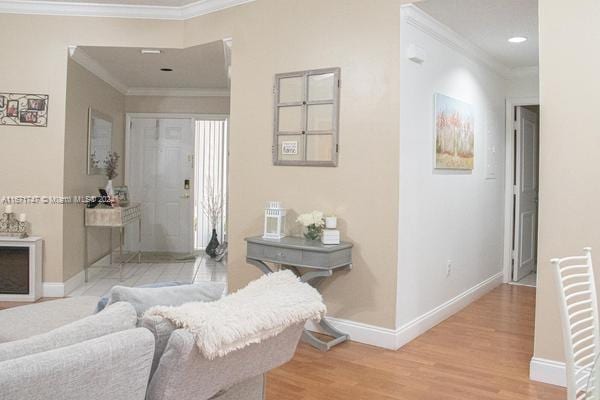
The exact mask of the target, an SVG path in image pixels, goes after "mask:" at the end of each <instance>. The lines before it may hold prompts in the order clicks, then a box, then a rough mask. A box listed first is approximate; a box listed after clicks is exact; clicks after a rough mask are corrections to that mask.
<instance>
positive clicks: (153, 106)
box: [125, 96, 229, 114]
mask: <svg viewBox="0 0 600 400" xmlns="http://www.w3.org/2000/svg"><path fill="white" fill-rule="evenodd" d="M125 110H126V111H127V112H128V113H177V114H229V97H165V96H127V97H126V98H125Z"/></svg>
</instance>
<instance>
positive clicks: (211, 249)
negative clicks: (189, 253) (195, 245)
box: [204, 229, 219, 258]
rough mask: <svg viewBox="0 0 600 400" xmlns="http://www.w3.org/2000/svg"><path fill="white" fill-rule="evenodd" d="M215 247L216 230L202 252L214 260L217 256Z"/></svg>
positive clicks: (216, 240)
mask: <svg viewBox="0 0 600 400" xmlns="http://www.w3.org/2000/svg"><path fill="white" fill-rule="evenodd" d="M217 247H219V239H217V230H216V229H213V230H212V237H211V238H210V242H208V245H207V246H206V249H205V250H204V251H206V254H207V255H208V256H209V257H210V258H215V257H216V256H217Z"/></svg>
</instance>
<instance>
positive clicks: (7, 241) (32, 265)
mask: <svg viewBox="0 0 600 400" xmlns="http://www.w3.org/2000/svg"><path fill="white" fill-rule="evenodd" d="M2 247H27V248H29V293H28V294H4V293H2V292H0V301H31V302H33V301H36V300H37V299H39V298H40V297H42V248H43V241H42V238H41V237H38V236H29V237H26V238H18V237H10V236H0V248H2ZM0 268H1V264H0Z"/></svg>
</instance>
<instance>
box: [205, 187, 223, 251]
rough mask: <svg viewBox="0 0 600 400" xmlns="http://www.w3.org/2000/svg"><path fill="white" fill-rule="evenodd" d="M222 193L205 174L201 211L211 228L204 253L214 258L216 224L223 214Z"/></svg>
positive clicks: (216, 245)
mask: <svg viewBox="0 0 600 400" xmlns="http://www.w3.org/2000/svg"><path fill="white" fill-rule="evenodd" d="M223 206H224V201H223V195H222V193H221V192H220V191H219V190H218V187H216V185H215V184H214V182H213V180H212V178H211V177H210V176H207V177H206V178H205V179H204V191H203V194H202V202H201V207H202V212H203V213H204V215H206V217H207V218H208V221H209V223H210V226H211V228H212V236H211V238H210V241H209V242H208V245H207V246H206V249H205V251H206V254H208V256H209V257H211V258H215V257H216V256H217V248H218V247H219V239H218V237H217V225H218V224H219V220H220V218H221V216H222V215H223Z"/></svg>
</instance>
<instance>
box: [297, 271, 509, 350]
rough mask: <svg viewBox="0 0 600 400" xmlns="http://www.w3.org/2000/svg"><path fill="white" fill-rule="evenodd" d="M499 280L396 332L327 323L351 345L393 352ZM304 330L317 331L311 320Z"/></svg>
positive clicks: (496, 277)
mask: <svg viewBox="0 0 600 400" xmlns="http://www.w3.org/2000/svg"><path fill="white" fill-rule="evenodd" d="M503 277H504V274H503V273H502V272H500V273H498V274H496V275H494V276H492V277H491V278H488V279H486V280H485V281H483V282H481V283H480V284H478V285H476V286H474V287H472V288H470V289H469V290H467V291H465V292H463V293H461V294H460V295H458V296H456V297H454V298H453V299H451V300H449V301H447V302H445V303H444V304H442V305H440V306H439V307H436V308H434V309H433V310H431V311H429V312H427V313H425V314H423V315H421V316H420V317H418V318H416V319H414V320H412V321H410V322H409V323H407V324H405V325H403V326H401V327H399V328H397V329H389V328H382V327H379V326H374V325H368V324H363V323H360V322H354V321H349V320H344V319H339V318H333V317H327V321H328V322H330V323H331V324H332V325H333V326H335V327H336V328H337V329H339V330H340V331H342V332H345V333H348V334H349V335H350V339H351V340H353V341H355V342H359V343H365V344H370V345H372V346H377V347H383V348H385V349H391V350H397V349H399V348H400V347H402V346H404V345H405V344H406V343H408V342H410V341H411V340H413V339H415V338H417V337H418V336H420V335H422V334H423V333H425V332H426V331H428V330H429V329H431V328H432V327H434V326H435V325H437V324H439V323H440V322H442V321H444V320H445V319H447V318H448V317H450V316H452V315H453V314H455V313H457V312H458V311H460V310H461V309H463V308H464V307H466V306H467V305H469V304H470V303H472V302H473V301H475V300H476V299H478V298H479V297H481V296H483V295H484V294H486V293H487V292H489V291H491V290H492V289H494V288H495V287H496V286H498V285H500V284H501V283H502V280H503ZM306 329H308V330H310V331H313V332H320V331H321V330H320V328H319V326H318V325H317V324H315V323H313V322H312V321H309V322H308V323H307V324H306Z"/></svg>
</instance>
